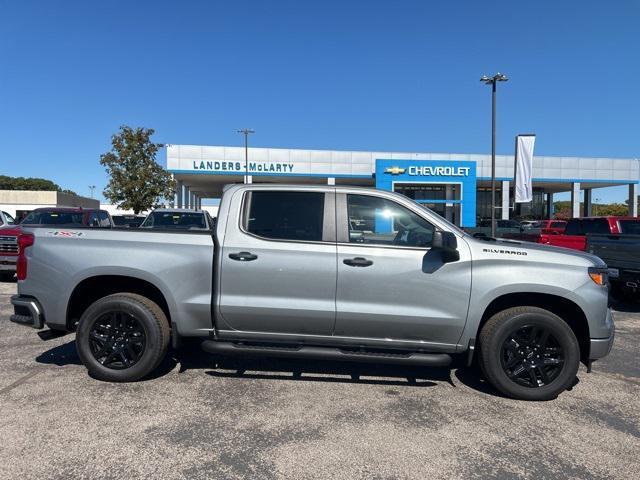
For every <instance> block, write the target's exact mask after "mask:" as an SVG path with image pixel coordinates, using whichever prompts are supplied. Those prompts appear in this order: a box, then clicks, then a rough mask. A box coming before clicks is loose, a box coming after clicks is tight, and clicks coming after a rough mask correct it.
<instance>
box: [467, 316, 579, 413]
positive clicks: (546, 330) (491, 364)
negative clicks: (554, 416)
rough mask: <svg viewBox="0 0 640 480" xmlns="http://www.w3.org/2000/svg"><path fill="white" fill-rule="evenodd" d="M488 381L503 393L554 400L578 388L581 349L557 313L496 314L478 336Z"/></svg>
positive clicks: (516, 396) (571, 331)
mask: <svg viewBox="0 0 640 480" xmlns="http://www.w3.org/2000/svg"><path fill="white" fill-rule="evenodd" d="M478 348H479V351H478V361H479V363H480V367H481V368H482V372H483V373H484V377H485V378H486V379H487V380H488V381H489V383H491V385H493V386H494V387H495V388H496V389H498V390H499V391H500V392H501V393H502V394H504V395H506V396H508V397H511V398H517V399H520V400H538V401H539V400H551V399H554V398H556V397H557V396H558V395H559V394H560V393H562V392H564V391H565V390H567V389H568V388H571V386H572V385H574V384H575V381H576V374H577V373H578V367H579V366H580V354H581V352H580V345H579V343H578V339H577V338H576V335H575V333H574V332H573V330H572V329H571V327H570V326H569V325H568V324H567V323H566V322H565V321H564V320H563V319H562V318H560V317H559V316H558V315H556V314H555V313H553V312H550V311H549V310H545V309H543V308H540V307H534V306H522V307H511V308H507V309H505V310H502V311H500V312H497V313H496V314H494V315H493V316H492V317H491V318H490V319H489V320H487V322H486V323H485V324H484V325H483V327H482V329H481V330H480V334H479V335H478Z"/></svg>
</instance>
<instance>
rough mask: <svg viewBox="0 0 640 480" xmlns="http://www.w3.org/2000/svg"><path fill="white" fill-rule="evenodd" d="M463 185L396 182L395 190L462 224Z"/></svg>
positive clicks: (451, 220)
mask: <svg viewBox="0 0 640 480" xmlns="http://www.w3.org/2000/svg"><path fill="white" fill-rule="evenodd" d="M461 189H462V186H461V185H460V184H456V183H449V184H444V183H441V184H435V183H432V184H426V183H395V184H394V185H393V191H394V192H396V193H400V194H402V195H404V196H405V197H409V198H410V199H412V200H415V201H416V202H418V203H419V204H420V205H422V206H423V207H427V208H428V209H429V210H431V211H433V212H435V213H437V214H438V215H440V216H441V217H443V218H446V219H447V220H449V221H450V222H453V223H455V224H460V214H461V210H460V207H461V205H462V202H461V198H462V194H461Z"/></svg>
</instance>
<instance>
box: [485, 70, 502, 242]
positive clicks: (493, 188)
mask: <svg viewBox="0 0 640 480" xmlns="http://www.w3.org/2000/svg"><path fill="white" fill-rule="evenodd" d="M507 80H509V79H508V78H507V76H506V75H504V74H502V73H500V72H498V73H496V74H495V75H494V76H493V77H487V76H486V75H483V76H482V77H481V78H480V81H481V82H484V83H485V85H491V236H492V237H494V238H495V236H496V84H497V83H498V82H506V81H507Z"/></svg>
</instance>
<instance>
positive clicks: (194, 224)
mask: <svg viewBox="0 0 640 480" xmlns="http://www.w3.org/2000/svg"><path fill="white" fill-rule="evenodd" d="M140 227H141V228H175V229H184V230H189V229H206V228H207V226H206V224H205V220H204V214H203V213H202V212H153V213H150V214H149V216H148V217H147V218H145V220H144V222H142V225H140Z"/></svg>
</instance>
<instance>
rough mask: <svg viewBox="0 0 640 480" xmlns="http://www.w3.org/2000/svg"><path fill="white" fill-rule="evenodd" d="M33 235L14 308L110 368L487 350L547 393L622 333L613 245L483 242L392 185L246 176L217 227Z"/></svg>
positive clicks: (487, 358) (521, 380) (499, 373)
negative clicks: (295, 182) (195, 348)
mask: <svg viewBox="0 0 640 480" xmlns="http://www.w3.org/2000/svg"><path fill="white" fill-rule="evenodd" d="M19 244H20V252H19V260H18V279H19V280H18V295H16V296H14V297H12V299H11V302H12V304H13V305H14V310H15V314H14V315H13V316H12V317H11V320H12V321H14V322H16V323H20V324H24V325H30V326H33V327H35V328H43V327H44V326H45V325H47V326H49V328H51V329H54V330H63V331H75V332H76V345H77V350H78V354H79V356H80V359H81V360H82V362H83V363H84V365H85V366H86V367H87V368H88V370H89V371H90V373H91V374H92V376H93V377H95V378H97V379H102V380H107V381H134V380H137V379H140V378H142V377H144V376H146V375H148V374H149V373H150V372H152V371H153V370H154V369H155V368H156V367H157V366H158V365H159V363H160V362H161V360H162V359H163V357H164V356H165V354H166V352H167V349H168V347H169V343H170V342H171V343H172V344H173V346H174V347H178V346H179V345H180V341H181V339H182V338H184V337H202V338H203V342H202V348H203V349H204V350H205V351H207V352H210V353H214V354H217V355H252V356H255V355H271V356H280V357H295V358H302V359H313V360H322V359H333V360H349V361H360V362H376V363H390V364H398V365H413V366H426V367H428V366H438V367H447V366H449V365H450V364H451V363H452V360H453V359H454V358H459V359H460V360H461V362H462V364H463V365H464V363H465V362H467V363H471V362H472V361H474V352H475V353H476V355H475V357H476V358H477V360H478V362H479V364H480V366H481V368H482V371H483V373H484V375H485V377H486V379H487V380H488V381H489V382H490V383H491V384H492V385H494V386H495V387H496V388H497V389H498V390H499V391H501V392H503V393H504V394H506V395H508V396H511V397H514V398H519V399H529V400H543V399H551V398H555V397H556V396H557V395H558V394H559V393H561V392H562V391H564V390H565V389H567V388H570V387H571V386H572V385H573V383H574V382H575V377H576V373H577V371H578V367H579V363H580V361H581V360H582V361H583V362H584V363H585V364H587V365H588V366H590V365H591V362H592V361H593V360H595V359H598V358H601V357H604V356H605V355H607V354H608V353H609V351H610V349H611V346H612V344H613V335H614V326H613V320H612V317H611V312H610V310H609V308H608V306H607V289H608V287H607V278H606V272H607V270H606V267H605V264H604V263H603V262H602V261H601V260H600V259H599V258H597V257H595V256H593V255H589V254H586V253H582V252H577V251H571V250H567V249H560V248H554V247H548V246H543V245H536V244H528V243H522V242H516V241H500V240H495V239H489V238H485V239H474V238H473V237H471V236H470V235H468V234H466V233H464V232H463V231H461V230H460V229H458V228H457V227H456V226H454V225H452V224H450V223H448V222H447V221H446V220H444V219H443V218H442V217H440V216H438V215H437V214H435V213H433V212H432V211H430V210H428V209H426V208H423V207H421V206H420V205H418V204H417V203H414V202H413V201H412V200H410V199H408V198H406V197H404V196H401V195H399V194H395V193H391V192H383V191H377V190H373V189H363V188H356V187H341V186H282V185H234V186H231V187H229V188H227V189H225V191H224V194H223V197H222V201H221V203H220V208H219V213H218V219H217V223H216V225H215V228H214V231H213V233H212V232H198V231H190V232H181V231H175V230H168V231H162V230H144V229H136V230H130V229H128V230H127V229H123V230H118V229H109V230H99V229H90V228H69V229H64V228H51V227H35V228H25V229H24V232H23V233H22V235H21V236H20V237H19Z"/></svg>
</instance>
